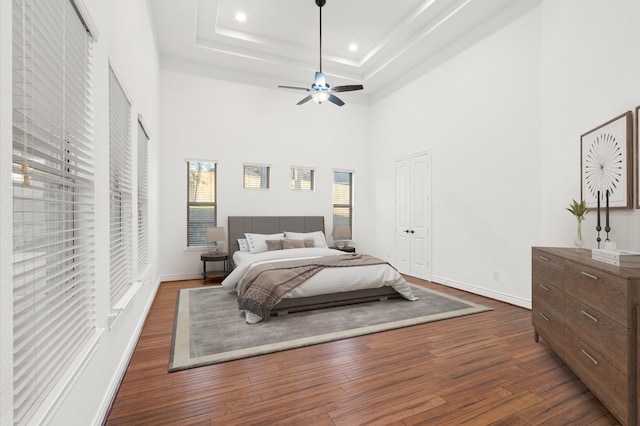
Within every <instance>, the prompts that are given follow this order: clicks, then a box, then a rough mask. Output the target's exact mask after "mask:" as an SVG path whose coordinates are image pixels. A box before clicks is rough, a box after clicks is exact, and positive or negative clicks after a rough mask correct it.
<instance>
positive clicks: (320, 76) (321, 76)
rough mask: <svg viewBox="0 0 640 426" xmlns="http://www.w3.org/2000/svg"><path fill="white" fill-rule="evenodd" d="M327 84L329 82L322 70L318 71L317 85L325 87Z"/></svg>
mask: <svg viewBox="0 0 640 426" xmlns="http://www.w3.org/2000/svg"><path fill="white" fill-rule="evenodd" d="M326 84H327V82H326V81H325V79H324V74H323V73H321V72H320V71H316V85H318V86H321V87H324V86H326Z"/></svg>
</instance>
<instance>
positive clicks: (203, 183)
mask: <svg viewBox="0 0 640 426" xmlns="http://www.w3.org/2000/svg"><path fill="white" fill-rule="evenodd" d="M187 176H188V188H187V190H188V192H189V193H188V199H187V247H198V246H207V245H209V242H207V240H206V239H205V237H206V232H207V228H213V227H215V226H217V225H216V224H217V222H218V221H217V217H218V213H217V210H218V205H217V202H216V180H217V166H216V163H215V162H212V161H188V162H187Z"/></svg>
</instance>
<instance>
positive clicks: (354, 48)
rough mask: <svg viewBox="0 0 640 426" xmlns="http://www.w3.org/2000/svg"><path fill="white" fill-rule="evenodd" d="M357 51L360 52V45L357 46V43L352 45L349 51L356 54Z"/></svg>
mask: <svg viewBox="0 0 640 426" xmlns="http://www.w3.org/2000/svg"><path fill="white" fill-rule="evenodd" d="M356 50H358V45H357V44H355V43H351V44H350V45H349V51H351V52H355V51H356Z"/></svg>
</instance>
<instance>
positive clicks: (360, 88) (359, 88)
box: [333, 84, 364, 92]
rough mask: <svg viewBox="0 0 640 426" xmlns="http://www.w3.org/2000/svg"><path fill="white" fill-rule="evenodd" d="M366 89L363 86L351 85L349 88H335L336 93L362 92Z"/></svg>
mask: <svg viewBox="0 0 640 426" xmlns="http://www.w3.org/2000/svg"><path fill="white" fill-rule="evenodd" d="M362 89H364V87H363V86H362V84H350V85H347V86H337V87H334V88H333V91H334V92H351V91H353V90H362Z"/></svg>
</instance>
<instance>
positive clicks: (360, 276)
mask: <svg viewBox="0 0 640 426" xmlns="http://www.w3.org/2000/svg"><path fill="white" fill-rule="evenodd" d="M324 229H325V227H324V217H323V216H230V217H229V218H228V235H229V243H228V247H229V256H230V259H231V267H232V271H231V273H230V274H229V275H228V276H227V277H226V278H225V279H224V280H223V282H222V285H223V286H224V287H225V288H227V289H230V290H235V291H236V292H238V293H239V301H241V300H243V299H242V298H241V297H240V296H241V294H240V293H241V291H242V286H246V282H247V280H249V275H250V274H252V273H253V275H254V277H253V279H255V280H257V281H256V282H259V279H260V278H257V277H258V276H262V275H261V273H260V274H258V273H257V272H256V271H258V270H259V269H260V268H267V269H270V268H271V265H277V266H274V268H276V269H278V268H280V267H282V265H284V264H288V263H291V264H296V265H298V264H299V263H300V262H302V261H303V259H306V260H304V262H305V264H306V263H307V262H310V263H313V264H317V263H318V262H320V261H321V260H324V261H326V262H329V263H330V264H333V263H336V262H338V263H341V262H346V263H349V264H350V265H349V266H350V267H348V268H342V267H321V268H320V269H319V271H318V272H314V273H313V275H312V276H311V277H309V278H308V279H306V280H305V281H304V282H302V283H301V284H300V285H298V286H296V287H295V288H293V289H291V290H290V291H287V292H286V293H284V294H282V295H281V297H280V296H278V299H277V303H275V304H274V305H273V307H270V309H269V311H268V312H264V311H262V312H257V311H255V310H253V312H252V310H251V309H242V306H241V310H244V311H245V313H246V320H247V322H248V323H255V322H259V321H261V320H263V319H269V317H270V316H271V315H286V314H287V313H290V312H299V311H304V310H310V309H318V308H325V307H331V306H339V305H346V304H354V303H362V302H369V301H374V300H386V299H388V298H392V297H404V298H405V299H407V300H415V299H416V298H415V297H414V296H413V294H412V292H411V287H410V286H409V284H408V283H407V282H406V281H405V280H404V278H403V277H402V276H401V275H400V273H398V271H396V270H395V269H394V268H393V267H392V266H390V265H389V264H387V263H386V262H382V261H380V260H379V259H377V261H376V259H375V258H371V257H369V256H366V255H361V254H358V255H353V254H348V253H344V252H342V251H339V250H336V249H331V248H329V247H327V245H326V241H325V238H324ZM285 233H286V234H285ZM248 234H250V235H248ZM267 235H268V236H269V237H266V236H267ZM248 236H249V237H252V238H251V239H249V241H248V242H247V239H248V238H247V237H248ZM292 240H296V241H293V242H292ZM305 240H306V241H305ZM277 241H281V243H280V244H285V245H286V244H292V245H293V248H291V247H288V246H287V247H286V248H285V249H278V248H275V249H274V247H273V245H277V244H278V243H277ZM241 242H242V245H243V247H242V248H241V247H240V243H241ZM267 243H268V244H269V245H271V246H272V247H266V246H265V244H267ZM247 244H249V245H250V246H251V247H249V246H247ZM302 244H304V245H305V246H304V247H302ZM269 248H271V249H272V250H269ZM352 262H355V264H354V265H351V263H352Z"/></svg>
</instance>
